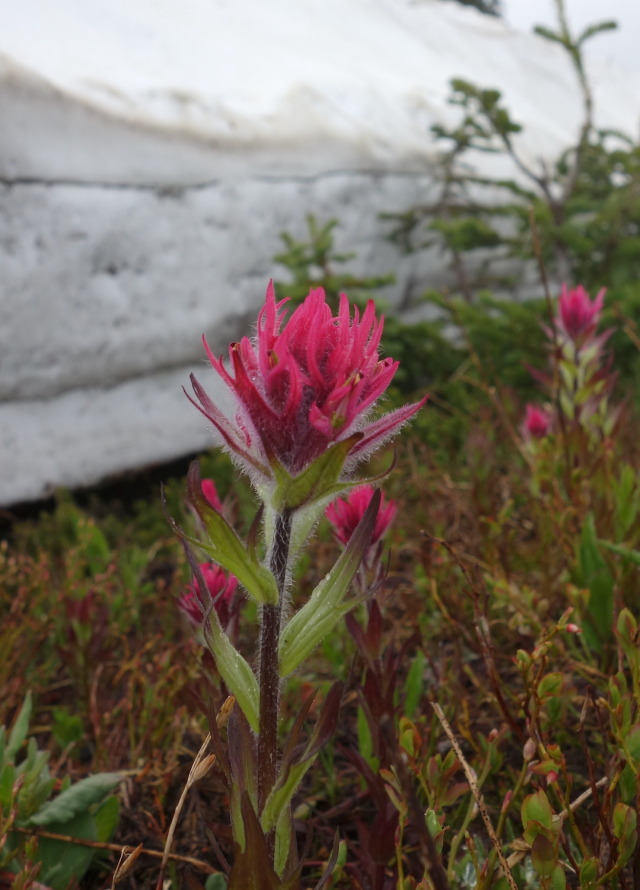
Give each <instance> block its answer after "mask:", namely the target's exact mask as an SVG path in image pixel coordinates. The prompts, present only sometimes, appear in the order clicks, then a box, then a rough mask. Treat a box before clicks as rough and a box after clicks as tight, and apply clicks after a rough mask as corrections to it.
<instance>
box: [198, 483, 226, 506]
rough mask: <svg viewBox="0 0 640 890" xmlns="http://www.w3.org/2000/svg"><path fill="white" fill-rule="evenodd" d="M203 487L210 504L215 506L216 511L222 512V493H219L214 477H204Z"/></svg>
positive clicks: (203, 492)
mask: <svg viewBox="0 0 640 890" xmlns="http://www.w3.org/2000/svg"><path fill="white" fill-rule="evenodd" d="M201 488H202V494H203V495H204V496H205V499H206V501H207V503H208V504H209V506H210V507H213V509H214V510H215V511H216V513H222V501H221V500H220V495H219V494H218V489H217V488H216V484H215V482H214V481H213V479H203V480H202V485H201Z"/></svg>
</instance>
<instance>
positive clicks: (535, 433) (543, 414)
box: [523, 404, 552, 439]
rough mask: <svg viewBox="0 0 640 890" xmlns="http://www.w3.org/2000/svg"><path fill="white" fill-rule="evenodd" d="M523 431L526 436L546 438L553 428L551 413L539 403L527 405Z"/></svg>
mask: <svg viewBox="0 0 640 890" xmlns="http://www.w3.org/2000/svg"><path fill="white" fill-rule="evenodd" d="M524 410H525V418H524V423H523V432H524V435H525V437H526V438H529V437H530V438H532V439H544V437H545V436H547V435H548V434H549V431H550V430H551V421H552V418H551V414H550V413H549V412H548V411H545V410H544V408H539V407H538V406H537V405H532V404H529V405H526V406H525V409H524Z"/></svg>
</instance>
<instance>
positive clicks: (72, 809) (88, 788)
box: [28, 773, 122, 827]
mask: <svg viewBox="0 0 640 890" xmlns="http://www.w3.org/2000/svg"><path fill="white" fill-rule="evenodd" d="M121 781H122V776H120V775H119V774H118V773H97V774H96V775H95V776H87V778H86V779H81V780H80V781H79V782H76V783H75V785H72V786H71V787H70V788H67V790H66V791H63V792H62V793H61V794H59V795H58V796H57V797H55V798H54V799H53V800H51V801H49V802H48V803H46V804H45V805H44V806H43V807H41V808H40V809H39V810H38V812H37V813H35V814H34V815H33V816H31V818H30V819H29V821H28V824H29V825H40V826H47V827H50V826H51V825H53V824H54V823H61V822H68V821H69V820H70V819H73V818H74V817H75V816H78V815H80V814H82V813H87V812H89V810H90V808H91V807H93V806H95V805H96V804H98V803H100V802H101V801H102V800H103V798H104V797H105V795H107V794H108V793H109V792H110V791H113V789H114V788H115V787H116V786H117V785H118V784H119V783H120V782H121Z"/></svg>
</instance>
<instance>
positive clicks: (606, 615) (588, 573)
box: [578, 513, 614, 651]
mask: <svg viewBox="0 0 640 890" xmlns="http://www.w3.org/2000/svg"><path fill="white" fill-rule="evenodd" d="M578 561H579V568H580V572H581V574H582V579H583V581H584V584H585V585H586V586H587V587H588V588H589V592H590V596H589V605H588V607H587V614H586V616H585V618H586V620H585V623H584V627H583V630H584V637H585V640H586V641H587V643H589V645H591V646H592V647H593V648H594V649H596V650H598V651H599V650H600V649H602V646H603V644H604V643H606V642H608V641H609V640H610V638H611V633H612V630H613V588H614V579H613V576H612V575H611V572H610V571H609V567H608V565H607V562H606V560H605V559H604V557H603V556H602V554H601V553H600V550H599V548H598V537H597V534H596V527H595V520H594V518H593V514H592V513H590V514H589V515H588V516H587V517H586V519H585V521H584V525H583V527H582V534H581V536H580V543H579V545H578Z"/></svg>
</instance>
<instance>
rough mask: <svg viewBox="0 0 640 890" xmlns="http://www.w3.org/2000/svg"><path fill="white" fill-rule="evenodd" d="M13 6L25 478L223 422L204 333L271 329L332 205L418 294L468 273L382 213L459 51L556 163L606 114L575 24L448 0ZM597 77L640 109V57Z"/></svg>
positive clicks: (16, 360)
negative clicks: (287, 242) (273, 310)
mask: <svg viewBox="0 0 640 890" xmlns="http://www.w3.org/2000/svg"><path fill="white" fill-rule="evenodd" d="M0 11H1V13H2V29H0V113H1V115H2V121H3V127H2V130H1V131H0V263H1V266H0V271H1V275H0V332H1V334H0V336H1V342H0V466H1V467H2V472H1V473H0V504H11V503H15V502H18V501H22V500H30V499H34V498H38V497H41V496H43V495H46V494H47V493H50V492H51V491H52V490H53V489H54V488H55V487H56V486H72V487H73V486H78V485H85V484H89V483H92V482H95V481H97V480H99V479H101V478H104V477H105V476H107V475H109V474H111V473H115V472H118V471H121V470H124V469H129V468H135V467H141V466H145V465H149V464H151V463H154V462H158V461H164V460H168V459H171V458H174V457H177V456H180V455H183V454H187V453H190V452H194V451H197V450H199V449H202V448H205V447H207V446H208V445H209V444H210V443H211V441H212V439H211V434H210V432H209V431H208V429H207V424H206V421H205V420H204V419H203V418H202V417H201V416H200V415H199V414H198V412H197V411H196V410H195V409H194V408H193V407H191V406H190V405H189V404H188V402H187V401H186V399H185V398H184V395H183V394H182V392H181V385H182V384H187V383H188V374H189V371H190V370H192V369H195V370H198V371H199V377H200V379H201V381H202V382H203V383H204V384H205V385H213V380H212V377H213V374H209V373H208V372H207V370H206V369H205V368H204V365H203V350H202V346H201V343H200V335H201V334H202V333H205V334H206V335H207V337H208V339H209V341H210V343H211V345H212V347H213V348H214V350H215V351H217V352H221V351H223V350H224V348H225V346H226V344H227V343H228V342H229V340H230V339H233V338H235V337H237V336H240V335H241V334H242V333H246V332H247V331H248V330H249V329H250V325H251V323H252V321H253V319H254V318H255V314H256V309H257V308H258V306H259V305H260V303H261V301H262V299H263V296H264V291H265V288H266V284H267V280H268V279H269V277H271V276H273V277H280V278H284V277H285V273H284V270H282V269H281V268H279V267H278V266H276V265H275V264H274V263H273V261H272V257H273V255H274V254H275V253H277V252H279V251H280V250H281V249H282V244H281V242H280V240H279V237H278V234H279V232H281V231H283V230H287V231H290V232H292V233H294V234H295V235H297V236H298V237H303V236H304V233H305V223H304V220H305V217H306V215H307V214H308V213H313V214H315V215H316V217H317V218H318V219H319V220H320V221H321V222H323V221H326V220H328V219H329V218H331V217H334V216H337V217H339V219H340V222H341V225H340V228H339V230H338V232H337V242H338V247H339V248H340V249H344V250H349V251H352V250H353V251H356V252H357V254H358V259H357V261H356V262H355V264H354V266H353V271H354V272H356V273H357V272H360V273H363V274H383V273H385V272H388V271H390V270H392V271H393V272H394V273H395V274H396V276H397V284H396V285H395V286H394V287H393V288H392V289H389V290H388V296H389V298H390V299H391V300H393V301H395V304H396V305H397V306H399V307H402V306H404V305H406V304H407V303H408V302H409V301H410V299H411V297H412V296H415V295H417V294H418V293H420V292H421V290H422V289H424V287H425V286H427V285H428V286H438V285H440V284H442V283H443V282H444V281H446V269H445V268H444V267H443V259H442V257H440V256H439V255H438V254H437V253H431V254H427V255H425V256H421V257H415V256H414V257H405V258H399V257H398V254H397V253H396V251H395V249H393V248H392V247H391V246H390V245H389V244H387V243H386V242H385V240H384V235H385V233H386V231H388V227H386V226H385V225H384V224H382V223H381V222H380V220H379V219H378V214H379V213H380V212H382V211H401V210H403V209H406V208H407V207H408V206H411V205H412V204H414V203H416V201H417V200H428V195H429V192H430V189H432V188H433V178H432V177H433V173H432V171H433V164H434V160H435V157H436V146H435V145H434V143H433V141H432V139H431V138H430V135H429V127H430V126H431V124H433V123H450V122H452V121H453V120H455V119H457V117H456V111H455V110H453V109H451V107H450V106H448V105H447V97H448V95H449V81H450V79H451V78H452V77H464V78H466V79H469V80H471V81H473V82H474V83H477V84H479V85H482V86H486V87H494V86H495V87H498V88H499V89H501V90H502V91H503V93H504V97H505V101H506V103H507V106H508V107H509V108H510V109H511V110H512V112H513V113H514V114H515V116H516V118H517V119H518V120H520V121H522V122H523V123H524V124H525V125H526V129H525V133H524V135H523V136H522V137H519V139H520V142H519V148H520V151H521V153H522V156H523V157H524V158H525V159H526V160H527V161H528V162H529V163H530V164H532V165H536V164H537V163H538V161H539V159H541V158H547V159H549V158H553V157H555V156H556V155H557V154H558V152H559V151H560V150H561V149H562V148H563V147H564V146H566V145H567V144H569V143H570V142H571V141H572V139H573V138H574V136H575V133H576V131H577V128H578V126H579V124H580V103H579V99H578V90H577V86H576V82H575V76H574V73H573V71H572V70H571V68H570V66H569V64H568V62H567V61H566V58H565V56H564V54H563V53H562V51H561V50H560V49H559V48H557V47H554V46H552V45H550V44H548V43H547V42H545V41H543V40H540V39H539V38H536V37H534V36H531V35H525V34H520V33H518V32H516V31H513V30H511V29H509V28H508V27H507V26H506V25H505V24H504V23H502V22H500V21H499V20H496V19H492V18H489V17H486V16H481V15H480V14H478V13H477V12H475V11H474V10H471V9H468V8H462V7H459V6H457V5H456V4H448V3H442V2H439V0H422V2H420V0H417V2H416V0H349V2H348V4H346V3H345V2H344V0H269V2H268V3H263V2H262V0H130V2H129V3H127V4H120V3H113V0H56V3H51V2H50V0H21V2H20V3H15V2H13V0H0ZM593 79H594V91H595V101H596V110H597V115H598V123H599V124H601V125H603V126H611V127H616V128H622V129H624V130H626V131H628V132H630V133H631V134H632V135H635V134H636V130H637V122H638V117H639V115H640V78H638V80H637V81H636V82H633V81H632V80H630V79H629V76H628V74H623V73H621V72H618V71H616V70H615V69H612V68H605V67H602V66H601V67H600V68H599V69H598V70H597V71H595V72H593ZM489 163H491V164H494V165H495V164H496V160H495V159H494V158H490V157H489V158H486V159H485V164H489ZM499 163H502V162H501V161H500V162H499ZM484 169H485V170H486V169H487V167H486V166H485V168H484ZM493 169H494V170H495V169H496V168H495V166H494V168H493ZM504 172H505V173H508V174H509V175H512V173H513V171H511V170H507V169H505V170H504Z"/></svg>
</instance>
